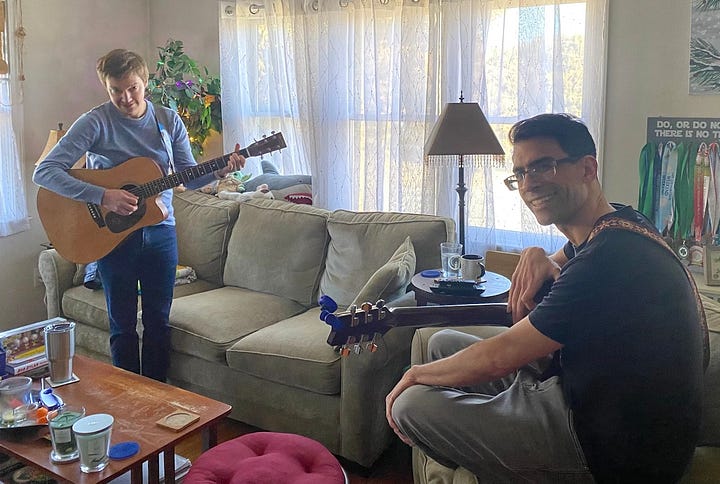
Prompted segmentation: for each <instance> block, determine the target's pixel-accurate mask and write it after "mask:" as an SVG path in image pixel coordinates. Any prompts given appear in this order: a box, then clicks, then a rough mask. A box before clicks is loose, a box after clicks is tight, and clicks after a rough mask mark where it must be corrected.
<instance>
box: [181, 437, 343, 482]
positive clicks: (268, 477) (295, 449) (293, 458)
mask: <svg viewBox="0 0 720 484" xmlns="http://www.w3.org/2000/svg"><path fill="white" fill-rule="evenodd" d="M183 482H184V483H185V484H205V483H223V484H279V483H282V484H344V483H346V482H347V476H346V475H345V471H344V470H343V468H342V467H341V466H340V463H339V462H338V460H337V459H336V458H335V457H334V456H333V455H332V454H331V453H330V451H328V450H327V449H326V448H325V447H323V446H322V444H320V443H319V442H316V441H314V440H312V439H309V438H307V437H303V436H301V435H295V434H283V433H278V432H255V433H252V434H246V435H243V436H241V437H238V438H236V439H233V440H228V441H227V442H224V443H222V444H220V445H218V446H216V447H213V448H212V449H210V450H208V451H207V452H204V453H203V454H202V455H201V456H200V457H198V458H197V460H196V461H195V462H193V464H192V467H191V468H190V472H189V473H188V474H187V476H186V477H185V479H184V480H183Z"/></svg>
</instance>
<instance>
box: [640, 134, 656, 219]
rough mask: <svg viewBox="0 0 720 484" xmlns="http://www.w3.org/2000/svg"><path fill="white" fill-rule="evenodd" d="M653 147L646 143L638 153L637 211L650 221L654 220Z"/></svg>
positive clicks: (654, 152)
mask: <svg viewBox="0 0 720 484" xmlns="http://www.w3.org/2000/svg"><path fill="white" fill-rule="evenodd" d="M655 154H656V150H655V145H653V144H652V143H646V144H645V146H643V148H642V150H641V151H640V163H639V164H640V166H639V172H640V173H639V174H640V192H639V193H638V211H639V212H640V213H642V214H643V215H645V216H646V217H647V218H649V219H650V220H653V219H654V218H655V209H654V207H653V197H654V194H653V171H654V169H653V166H654V163H655Z"/></svg>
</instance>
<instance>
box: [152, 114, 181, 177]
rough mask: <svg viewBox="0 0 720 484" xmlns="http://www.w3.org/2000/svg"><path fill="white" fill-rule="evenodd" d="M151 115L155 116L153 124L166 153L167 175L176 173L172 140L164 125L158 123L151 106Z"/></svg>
mask: <svg viewBox="0 0 720 484" xmlns="http://www.w3.org/2000/svg"><path fill="white" fill-rule="evenodd" d="M153 114H154V115H155V123H156V124H157V128H158V133H160V139H161V140H162V143H163V146H164V147H165V151H167V155H168V173H167V174H168V175H169V174H171V173H176V170H175V158H174V157H173V150H172V140H171V139H170V133H168V131H167V129H165V125H164V124H163V123H161V122H160V120H159V119H158V115H157V110H155V106H153Z"/></svg>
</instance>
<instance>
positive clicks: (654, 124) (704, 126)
mask: <svg viewBox="0 0 720 484" xmlns="http://www.w3.org/2000/svg"><path fill="white" fill-rule="evenodd" d="M647 120H648V121H647V141H648V142H651V143H652V142H667V141H674V142H676V143H679V142H681V141H688V142H697V143H701V142H703V141H704V142H706V143H711V142H713V141H720V118H647Z"/></svg>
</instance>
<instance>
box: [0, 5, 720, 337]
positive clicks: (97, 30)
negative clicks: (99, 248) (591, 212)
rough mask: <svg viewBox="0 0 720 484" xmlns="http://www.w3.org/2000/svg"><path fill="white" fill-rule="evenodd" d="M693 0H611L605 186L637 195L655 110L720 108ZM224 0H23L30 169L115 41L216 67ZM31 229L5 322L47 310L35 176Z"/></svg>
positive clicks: (622, 197)
mask: <svg viewBox="0 0 720 484" xmlns="http://www.w3.org/2000/svg"><path fill="white" fill-rule="evenodd" d="M690 2H691V0H610V24H609V42H608V48H609V54H608V79H607V110H606V115H607V118H606V133H605V146H604V150H603V153H604V160H603V162H604V171H603V186H604V189H605V191H606V193H607V194H608V197H609V198H610V199H611V200H613V201H618V202H625V203H631V204H635V203H636V202H637V190H638V175H637V159H638V155H639V152H640V148H642V146H643V144H644V143H645V124H646V118H647V117H649V116H677V117H682V116H687V117H692V116H697V117H720V95H716V96H690V95H688V59H689V53H688V48H689V47H688V45H689V36H690ZM217 18H218V2H217V0H102V1H98V0H23V19H24V23H25V28H26V29H27V37H26V40H25V76H26V79H27V80H26V82H25V133H24V136H25V139H24V148H25V156H24V158H25V169H26V172H27V173H26V174H27V175H28V178H29V174H30V172H31V170H32V165H33V163H34V162H35V160H36V159H37V157H38V155H39V154H40V152H41V151H42V148H43V147H44V145H45V141H46V139H47V133H48V130H50V129H52V128H54V127H56V124H57V122H58V121H62V122H65V123H70V122H72V121H73V120H74V119H75V118H77V116H78V115H79V114H81V113H82V112H84V111H86V110H87V109H88V108H90V107H92V106H94V105H95V104H98V103H100V102H102V101H103V100H104V94H103V92H102V90H101V88H100V85H99V83H98V81H97V78H96V76H95V70H94V63H95V59H97V58H98V57H99V56H100V55H102V54H103V53H105V52H107V51H108V50H110V49H112V48H116V47H126V48H130V49H133V50H136V51H138V52H139V53H142V54H145V56H146V58H147V59H148V61H149V63H150V64H151V69H152V64H153V62H154V60H155V59H156V49H155V48H156V47H157V46H161V45H164V43H165V41H166V40H167V39H168V38H174V39H177V40H182V41H184V43H185V50H186V53H188V55H190V56H191V57H193V58H195V59H197V60H198V61H199V62H200V63H202V64H206V65H207V66H208V68H209V69H210V70H211V71H212V72H214V73H217V72H218V68H217V67H218V65H219V53H218V48H217V43H218V41H217V39H218V31H217V25H218V21H217ZM28 192H29V193H28V200H29V204H30V207H31V213H32V216H33V221H32V230H30V231H28V232H25V233H21V234H18V235H15V236H10V237H5V238H0V253H1V254H2V260H3V265H2V268H3V270H1V271H0V308H1V309H2V310H1V311H0V329H4V328H9V327H13V326H17V325H20V324H27V323H29V322H32V321H36V320H39V319H43V318H44V317H45V308H44V306H43V302H42V296H43V289H42V288H40V287H34V285H33V269H34V267H35V265H36V261H37V255H38V253H39V252H40V250H41V247H40V244H41V243H42V242H44V241H45V235H44V232H43V230H42V227H41V226H40V224H39V222H38V220H37V215H36V213H35V202H34V200H35V193H36V189H35V188H34V187H33V186H32V182H31V181H29V180H28Z"/></svg>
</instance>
